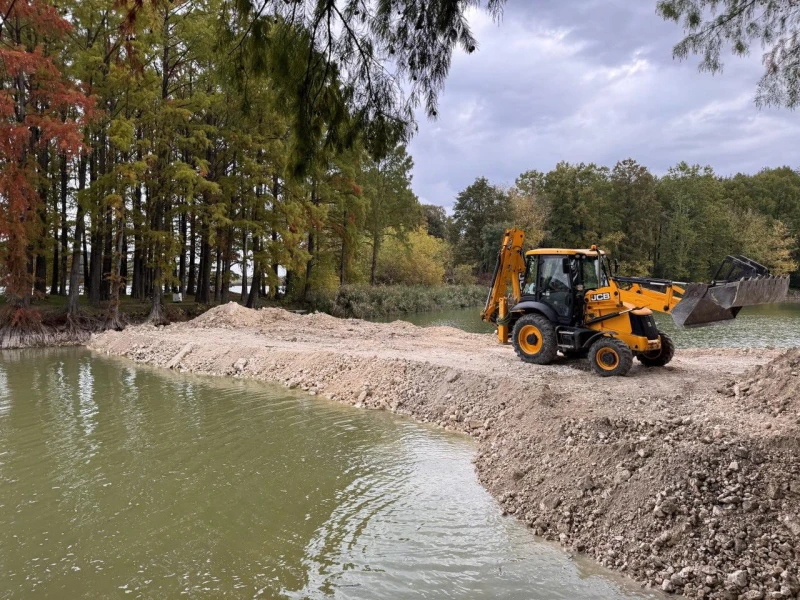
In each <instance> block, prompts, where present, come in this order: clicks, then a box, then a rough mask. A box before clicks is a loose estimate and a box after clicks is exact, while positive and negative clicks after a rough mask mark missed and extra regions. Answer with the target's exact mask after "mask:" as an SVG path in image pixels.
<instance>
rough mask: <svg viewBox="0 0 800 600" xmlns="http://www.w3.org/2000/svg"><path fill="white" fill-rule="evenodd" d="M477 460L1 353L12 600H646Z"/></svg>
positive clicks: (180, 385) (380, 420) (268, 396)
mask: <svg viewBox="0 0 800 600" xmlns="http://www.w3.org/2000/svg"><path fill="white" fill-rule="evenodd" d="M474 449H475V448H474V444H473V442H472V441H471V440H469V439H466V438H464V437H462V436H457V435H452V434H447V433H445V432H441V431H438V430H434V429H431V428H427V427H424V426H420V425H417V424H414V423H412V422H410V421H409V420H406V419H402V418H399V417H396V416H394V415H391V414H386V413H381V412H375V411H364V410H358V409H355V408H352V407H347V406H342V405H338V404H335V403H332V402H329V401H326V400H324V399H320V398H318V397H315V398H312V397H310V396H306V395H304V394H302V393H294V392H289V391H287V390H285V389H283V388H279V387H275V386H271V385H266V384H262V383H258V382H247V381H238V380H230V379H222V378H203V377H197V376H188V375H180V374H176V373H172V372H166V371H161V370H156V369H151V368H146V367H140V366H136V365H134V364H132V363H130V362H126V361H122V360H116V359H109V358H105V357H101V356H98V355H96V354H93V353H91V352H89V351H86V350H82V349H60V350H36V351H33V350H28V351H5V352H2V353H0V532H2V538H1V540H2V543H1V544H0V598H24V599H36V598H58V599H62V598H64V599H72V598H129V597H130V598H159V599H163V598H183V597H187V598H221V597H226V598H290V599H294V598H353V599H361V598H363V599H383V598H385V599H401V600H402V599H405V598H408V599H411V598H414V599H417V598H433V599H438V598H464V599H481V598H504V599H511V600H514V599H549V598H553V599H557V598H565V599H576V598H597V599H606V598H608V599H612V598H613V599H617V598H632V597H641V592H640V591H639V590H638V589H637V588H636V587H635V586H634V585H633V584H631V583H629V582H626V581H624V580H621V579H619V578H616V577H615V576H613V575H610V574H608V573H606V572H604V571H602V570H600V569H599V568H597V567H595V566H593V564H592V563H590V562H588V561H583V560H571V559H569V558H568V557H567V556H566V555H565V554H564V553H563V552H562V551H561V550H560V549H558V548H557V547H555V546H553V545H550V544H547V543H543V542H541V541H540V540H537V539H536V538H535V537H534V536H532V534H531V532H530V530H529V529H527V528H526V527H524V526H523V525H522V524H521V523H519V522H517V521H516V520H515V519H513V518H504V517H502V516H501V515H500V512H499V509H498V506H497V505H496V503H495V502H494V501H493V500H492V498H491V497H490V496H489V494H488V493H487V492H486V491H485V490H484V489H483V488H482V487H481V486H480V485H479V483H478V481H477V479H476V475H475V473H474V470H473V466H472V464H471V462H470V461H471V458H472V456H473V453H474Z"/></svg>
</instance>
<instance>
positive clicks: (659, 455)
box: [89, 304, 800, 599]
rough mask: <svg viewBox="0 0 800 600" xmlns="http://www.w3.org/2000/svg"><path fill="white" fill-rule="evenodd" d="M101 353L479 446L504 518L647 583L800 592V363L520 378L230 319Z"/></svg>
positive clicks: (384, 329)
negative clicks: (463, 436)
mask: <svg viewBox="0 0 800 600" xmlns="http://www.w3.org/2000/svg"><path fill="white" fill-rule="evenodd" d="M89 345H90V347H91V348H94V349H95V350H98V351H101V352H106V353H109V354H112V355H118V356H126V357H129V358H131V359H133V360H135V361H138V362H142V363H147V364H152V365H158V366H162V367H166V368H172V369H178V370H185V371H190V372H195V373H206V374H217V375H230V376H236V377H252V378H257V379H263V380H270V381H276V382H280V383H282V384H284V385H287V386H289V387H292V388H294V387H299V388H301V389H304V390H307V391H308V392H309V393H311V394H314V395H316V394H319V395H324V396H326V397H329V398H332V399H334V400H338V401H341V402H346V403H350V404H354V405H356V406H362V407H367V408H376V409H383V410H391V411H393V412H397V413H399V414H405V415H409V416H411V417H413V418H415V419H417V420H419V421H422V422H431V423H435V424H438V425H440V426H442V427H445V428H447V429H451V430H456V431H461V432H464V433H467V434H469V435H471V436H473V437H475V438H476V439H477V440H478V442H479V446H478V454H477V457H476V460H475V464H476V467H477V470H478V474H479V477H480V479H481V481H482V482H483V484H484V485H485V486H486V487H487V488H488V489H489V490H490V491H491V492H492V494H493V495H494V496H495V497H496V498H497V499H498V501H499V502H500V503H501V505H502V507H503V510H504V511H506V512H507V513H509V514H513V515H514V516H516V517H517V518H519V519H522V520H523V521H525V522H526V523H528V524H529V525H530V526H531V527H532V528H534V530H535V531H536V533H538V534H539V535H542V536H544V537H546V538H548V539H555V540H559V541H560V542H561V543H562V544H563V545H564V546H565V547H567V548H570V549H574V550H577V551H581V552H585V553H587V554H589V555H590V556H593V557H594V558H596V559H597V560H598V561H600V562H601V563H602V564H604V565H606V566H609V567H612V568H615V569H617V570H619V571H621V572H623V573H626V574H627V575H629V576H631V577H633V578H635V579H636V580H638V581H641V582H642V583H644V584H646V585H651V586H655V587H658V588H661V589H664V590H667V591H670V592H675V593H681V594H684V595H686V596H688V597H713V598H748V599H755V598H797V597H798V593H800V585H798V563H800V406H799V405H798V402H797V400H796V399H797V397H798V395H800V377H798V369H800V366H798V363H800V356H798V351H790V352H789V353H786V352H780V351H775V350H758V351H750V350H736V349H727V350H720V349H707V350H689V351H686V350H684V351H679V353H678V355H677V357H676V359H675V361H674V362H673V363H672V364H671V365H670V366H668V367H667V368H665V369H645V368H643V367H641V366H640V365H637V366H635V367H634V369H633V370H632V371H631V374H630V375H629V376H628V377H625V378H612V379H600V378H598V377H596V376H595V375H593V374H592V373H590V372H589V371H588V369H587V368H585V367H584V365H583V363H582V362H570V361H566V360H563V361H561V362H559V363H558V364H554V365H551V366H547V367H535V366H531V365H525V364H523V363H521V362H520V361H519V360H518V359H517V358H516V357H515V356H514V354H513V352H512V350H511V349H510V348H508V347H502V346H499V345H497V344H496V343H495V341H494V339H493V337H492V336H489V335H479V334H468V333H464V332H462V331H459V330H456V329H452V328H448V327H435V328H426V329H421V328H418V327H415V326H413V325H410V324H406V323H402V322H395V323H390V324H378V323H367V322H364V321H357V320H340V319H336V318H334V317H331V316H328V315H325V314H312V315H308V316H300V315H295V314H291V313H288V312H285V311H283V310H280V309H263V310H260V311H251V310H248V309H244V308H242V307H240V306H238V305H234V304H229V305H225V306H222V307H218V308H215V309H212V310H211V311H209V312H207V313H205V314H203V315H201V316H200V317H198V318H196V319H194V320H193V321H190V322H187V323H179V324H175V325H171V326H169V327H167V328H163V329H155V328H153V327H149V326H146V325H144V326H139V327H132V328H129V329H127V330H126V331H124V332H121V333H116V332H106V333H104V334H101V335H98V336H94V337H93V339H92V341H91V342H90V344H89ZM792 352H793V353H792ZM771 361H772V362H771ZM776 393H778V394H779V398H780V399H779V400H778V401H775V400H772V399H771V398H773V396H775V394H776Z"/></svg>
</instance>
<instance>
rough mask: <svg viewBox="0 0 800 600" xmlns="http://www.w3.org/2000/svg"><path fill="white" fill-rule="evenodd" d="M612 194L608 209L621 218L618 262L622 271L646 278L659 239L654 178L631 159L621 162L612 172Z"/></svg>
mask: <svg viewBox="0 0 800 600" xmlns="http://www.w3.org/2000/svg"><path fill="white" fill-rule="evenodd" d="M611 194H612V207H611V210H612V211H614V212H616V213H617V214H618V216H619V217H620V219H619V221H618V222H619V225H620V230H621V234H622V237H621V238H620V243H619V247H618V249H617V251H618V254H619V259H620V261H621V263H622V265H623V267H624V270H625V272H627V273H630V274H631V275H647V274H649V273H651V272H652V271H653V267H654V264H655V258H656V250H657V240H658V235H657V234H658V223H659V219H658V216H659V214H660V206H659V204H658V200H657V199H656V178H655V177H653V175H652V174H651V173H650V171H648V169H647V167H644V166H642V165H640V164H639V163H637V162H636V161H635V160H633V159H630V158H629V159H627V160H623V161H620V162H618V163H617V164H616V165H615V166H614V169H613V170H612V171H611Z"/></svg>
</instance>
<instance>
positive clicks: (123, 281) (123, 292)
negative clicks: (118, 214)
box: [119, 223, 128, 296]
mask: <svg viewBox="0 0 800 600" xmlns="http://www.w3.org/2000/svg"><path fill="white" fill-rule="evenodd" d="M123 226H124V223H123ZM119 276H120V287H119V294H120V296H127V295H128V236H127V235H126V234H125V230H124V229H123V231H122V256H121V257H120V266H119Z"/></svg>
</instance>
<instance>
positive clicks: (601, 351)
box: [589, 337, 633, 377]
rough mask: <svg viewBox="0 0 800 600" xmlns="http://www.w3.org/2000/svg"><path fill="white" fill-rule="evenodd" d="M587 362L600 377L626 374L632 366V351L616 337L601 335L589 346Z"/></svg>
mask: <svg viewBox="0 0 800 600" xmlns="http://www.w3.org/2000/svg"><path fill="white" fill-rule="evenodd" d="M589 364H591V365H592V370H593V371H594V372H595V373H597V374H598V375H600V376H601V377H612V376H614V375H626V374H627V373H628V371H630V370H631V367H632V366H633V352H632V351H631V349H630V348H629V347H628V345H627V344H626V343H625V342H623V341H621V340H618V339H617V338H612V337H601V338H600V339H599V340H597V341H596V342H595V343H594V344H592V347H591V348H589Z"/></svg>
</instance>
